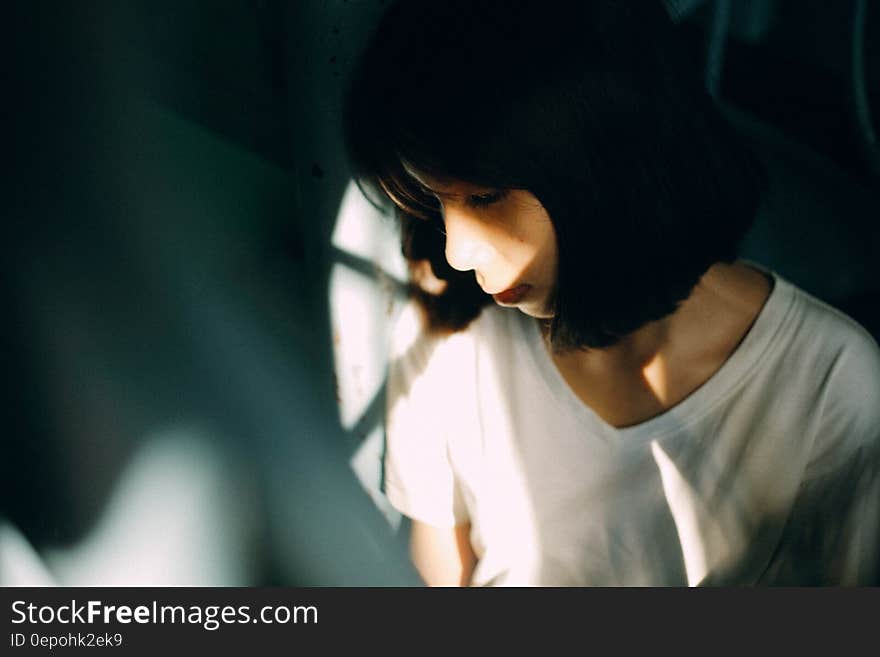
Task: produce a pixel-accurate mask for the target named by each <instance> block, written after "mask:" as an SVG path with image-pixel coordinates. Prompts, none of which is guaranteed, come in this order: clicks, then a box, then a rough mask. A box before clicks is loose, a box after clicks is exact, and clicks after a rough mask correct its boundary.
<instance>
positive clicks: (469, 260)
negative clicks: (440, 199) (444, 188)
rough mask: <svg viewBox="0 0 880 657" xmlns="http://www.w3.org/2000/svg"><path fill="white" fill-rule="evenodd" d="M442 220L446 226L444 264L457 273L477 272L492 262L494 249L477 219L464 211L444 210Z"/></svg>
mask: <svg viewBox="0 0 880 657" xmlns="http://www.w3.org/2000/svg"><path fill="white" fill-rule="evenodd" d="M443 220H444V223H445V224H446V262H448V263H449V266H450V267H452V268H453V269H457V270H459V271H469V270H471V269H475V270H477V271H479V270H480V269H482V268H485V267H486V266H487V265H488V264H489V263H490V262H491V261H492V258H493V257H494V255H495V249H494V248H493V247H492V244H491V242H490V240H489V235H488V233H487V231H486V229H485V227H484V226H482V225H481V223H480V221H479V219H478V218H476V217H474V216H473V215H472V214H471V213H470V212H468V211H467V210H464V209H457V208H455V209H454V208H446V209H445V210H444V212H443Z"/></svg>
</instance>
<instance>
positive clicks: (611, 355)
mask: <svg viewBox="0 0 880 657" xmlns="http://www.w3.org/2000/svg"><path fill="white" fill-rule="evenodd" d="M346 136H347V141H348V145H349V151H350V155H351V160H352V162H353V164H354V166H355V170H356V174H357V176H358V179H359V180H361V181H362V182H363V183H365V184H366V186H370V187H372V188H374V189H376V190H379V191H380V192H381V193H383V194H385V195H386V196H387V197H388V198H389V199H390V200H391V201H392V202H393V203H394V205H395V206H396V208H397V209H398V216H399V217H400V220H401V222H402V235H403V249H404V254H405V255H406V257H407V258H408V260H409V262H410V265H411V272H412V277H413V283H414V284H413V293H414V296H415V297H416V300H417V302H418V307H419V308H420V309H421V310H422V311H423V312H422V314H421V330H420V333H419V335H418V336H414V335H413V334H412V330H411V327H407V325H406V323H405V322H402V323H401V326H400V327H399V328H398V330H397V332H396V336H395V344H394V348H393V351H394V353H393V361H392V363H391V367H390V372H389V389H388V409H387V410H388V412H387V423H386V429H387V451H386V462H385V466H386V473H385V476H386V479H385V489H386V493H387V495H388V498H389V500H390V501H391V503H392V504H393V505H394V506H396V507H397V508H398V509H399V510H400V511H401V512H402V513H403V514H405V515H406V516H408V517H410V518H411V519H412V535H411V548H412V555H413V560H414V562H415V564H416V566H417V568H418V569H419V571H420V573H421V574H422V576H423V578H424V579H425V581H426V582H427V583H428V584H441V585H465V584H472V585H493V584H498V585H501V584H505V585H534V584H537V585H685V584H688V585H695V584H703V585H705V584H754V583H761V584H764V583H766V584H864V583H875V582H877V581H878V579H877V578H878V553H880V527H878V525H880V475H878V460H880V457H878V453H880V351H878V348H877V345H876V343H875V342H874V341H873V340H872V338H871V337H870V336H869V335H868V334H867V333H866V332H865V331H864V330H863V329H862V328H861V327H859V326H858V325H857V324H856V323H855V322H853V321H852V320H850V319H849V318H847V317H845V316H844V315H842V314H841V313H839V312H837V311H836V310H834V309H832V308H830V307H828V306H826V305H825V304H823V303H822V302H820V301H818V300H816V299H814V298H812V297H811V296H809V295H808V294H806V293H805V292H803V291H801V290H799V289H798V288H796V287H795V286H793V285H792V284H791V283H789V282H788V281H786V280H784V279H783V278H781V277H780V276H778V275H776V274H775V273H773V272H769V271H766V270H764V269H763V268H761V267H759V266H757V265H754V264H751V263H746V262H742V261H739V260H736V253H737V247H738V244H739V241H740V240H741V238H742V236H743V235H744V234H745V232H746V231H747V229H748V228H749V226H750V224H751V222H752V220H753V217H754V215H755V212H756V210H757V208H758V205H759V203H760V199H761V192H762V176H761V172H760V169H759V167H758V166H757V165H756V163H755V161H754V159H753V158H752V156H751V155H750V154H749V153H748V152H747V151H746V150H745V149H744V147H743V146H742V145H741V144H740V143H739V142H738V141H737V140H736V138H735V136H734V135H733V134H732V133H731V131H730V130H729V129H728V127H727V126H726V125H725V124H724V122H723V121H722V120H721V119H720V118H719V117H718V115H717V114H716V112H715V110H714V107H713V106H712V104H711V103H710V101H709V99H708V98H707V97H706V95H705V93H704V91H703V89H702V86H701V84H700V77H699V74H698V71H697V70H696V68H695V66H694V65H693V62H692V59H691V58H689V57H688V55H687V53H686V52H683V51H682V49H681V45H680V43H679V38H678V35H676V34H675V30H674V28H673V27H672V26H671V24H670V23H669V21H668V20H667V17H666V16H665V14H664V13H663V10H662V7H661V5H660V3H659V2H658V3H656V4H655V3H652V2H619V1H618V2H614V1H611V0H607V1H605V0H599V1H591V2H582V3H568V2H553V1H549V2H548V1H547V0H541V1H540V2H532V1H522V2H516V3H504V2H489V1H474V0H452V1H446V2H427V1H421V0H411V1H405V2H398V3H396V4H394V5H393V6H392V7H391V8H390V9H389V10H388V11H387V12H386V14H385V16H384V17H383V19H382V21H381V23H380V25H379V27H378V29H377V31H376V33H375V34H374V35H373V38H372V40H371V41H370V43H369V45H368V47H367V49H366V51H365V52H364V54H363V57H362V59H361V60H360V62H359V66H358V68H357V71H356V73H355V76H354V79H353V82H352V86H351V89H350V93H349V96H348V98H347V105H346ZM404 317H405V318H406V317H410V315H408V314H406V313H405V315H404Z"/></svg>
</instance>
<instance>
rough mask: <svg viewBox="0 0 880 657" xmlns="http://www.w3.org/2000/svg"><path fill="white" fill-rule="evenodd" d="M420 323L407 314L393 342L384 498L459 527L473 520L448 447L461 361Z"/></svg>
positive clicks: (417, 516)
mask: <svg viewBox="0 0 880 657" xmlns="http://www.w3.org/2000/svg"><path fill="white" fill-rule="evenodd" d="M417 318H418V313H417V312H416V311H415V309H414V308H413V307H412V306H409V307H407V308H405V309H404V311H403V312H402V314H401V317H400V320H399V321H398V322H397V325H396V326H395V329H394V331H393V335H392V340H391V350H390V353H391V357H390V362H389V369H388V383H387V394H386V413H385V439H386V443H385V458H384V492H385V495H386V496H387V497H388V501H389V502H390V503H391V505H392V506H393V507H394V508H396V509H397V510H398V511H400V512H401V513H402V514H404V515H405V516H408V517H410V518H412V519H414V520H419V521H421V522H424V523H427V524H429V525H433V526H436V527H453V526H455V525H458V524H461V523H463V522H466V521H467V519H468V514H467V510H466V507H465V504H464V502H463V498H462V494H461V490H460V485H459V482H458V481H457V477H456V475H455V472H454V470H453V467H452V464H451V461H450V458H449V445H448V427H449V422H448V421H447V418H448V417H449V415H448V414H449V413H452V412H454V410H453V409H451V408H450V406H451V404H450V401H449V400H450V396H451V394H452V391H453V389H454V388H453V387H454V386H455V380H454V377H453V376H452V375H453V372H455V371H456V370H457V369H458V368H456V367H455V362H454V360H455V357H456V356H455V353H454V350H450V349H449V344H448V342H447V341H446V339H444V338H441V337H433V336H427V335H425V334H424V333H422V332H421V330H420V322H419V321H418V319H417Z"/></svg>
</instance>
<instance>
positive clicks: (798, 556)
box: [763, 332, 880, 586]
mask: <svg viewBox="0 0 880 657" xmlns="http://www.w3.org/2000/svg"><path fill="white" fill-rule="evenodd" d="M826 390H827V394H826V395H825V398H824V400H823V408H822V413H821V422H820V424H819V427H818V429H817V434H816V436H815V442H814V446H813V451H812V453H811V457H810V461H809V463H808V465H807V468H806V470H805V476H804V479H803V481H802V484H801V486H800V490H799V492H798V496H797V498H796V500H795V503H794V506H793V507H792V510H791V513H790V515H789V518H788V521H787V523H786V527H785V530H784V532H783V536H782V540H781V541H780V544H779V547H778V549H777V551H776V555H775V556H774V559H773V561H772V563H771V564H770V567H769V568H768V570H767V572H766V573H765V577H764V578H763V579H764V580H765V582H766V583H772V584H783V585H799V584H813V585H830V586H835V585H843V586H877V585H880V349H878V348H877V345H876V343H875V342H874V341H873V340H872V339H871V338H870V336H868V335H867V333H864V332H862V333H860V334H859V336H858V337H857V338H856V339H855V340H854V341H853V342H852V343H851V344H850V345H849V346H848V347H847V349H846V350H844V351H843V352H842V353H841V354H840V356H839V357H838V358H837V359H836V361H835V363H834V366H833V368H832V371H831V372H830V373H829V375H828V378H827V384H826Z"/></svg>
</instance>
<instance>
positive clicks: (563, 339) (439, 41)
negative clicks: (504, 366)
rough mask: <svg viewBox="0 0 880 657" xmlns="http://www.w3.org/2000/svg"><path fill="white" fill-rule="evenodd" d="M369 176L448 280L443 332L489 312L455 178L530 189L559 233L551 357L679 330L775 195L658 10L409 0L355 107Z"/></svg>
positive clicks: (359, 79)
mask: <svg viewBox="0 0 880 657" xmlns="http://www.w3.org/2000/svg"><path fill="white" fill-rule="evenodd" d="M344 130H345V138H346V144H347V147H348V151H349V158H350V161H351V163H352V165H353V169H354V175H355V177H356V179H357V180H359V181H360V182H361V183H362V184H366V185H368V186H372V187H373V188H375V189H378V190H381V191H382V192H383V193H384V194H386V195H387V196H388V197H389V198H390V199H391V200H392V201H393V202H394V204H395V206H396V208H397V213H398V216H399V218H400V220H401V222H402V239H403V252H404V255H405V256H406V257H407V259H408V260H410V261H411V262H414V261H417V260H428V261H429V262H430V263H431V266H432V268H433V270H434V274H435V275H436V276H437V277H438V278H440V279H443V280H446V281H447V287H446V290H445V292H444V293H443V294H441V295H428V294H426V293H424V292H419V291H418V290H416V289H414V293H415V294H416V295H417V296H418V298H419V299H420V301H421V303H422V306H423V307H424V309H425V310H426V311H427V314H428V317H429V320H430V326H431V327H432V328H435V329H441V328H447V329H452V330H456V329H460V328H462V327H464V326H466V325H467V324H468V323H469V322H470V321H471V320H472V319H473V318H475V317H476V316H477V315H478V314H479V312H480V310H481V309H482V307H483V306H485V305H486V304H487V303H489V302H491V297H489V296H488V295H485V294H483V293H482V291H481V290H480V289H479V287H478V286H477V284H476V281H475V278H474V276H473V274H472V273H471V272H465V273H462V272H457V271H455V270H453V269H452V268H451V267H449V266H448V265H447V263H446V262H445V258H444V248H445V247H444V239H445V238H444V235H443V232H442V217H441V215H440V211H439V206H438V204H437V201H436V200H435V199H434V198H433V197H432V196H430V195H428V194H427V193H426V192H425V190H424V189H423V188H422V187H421V185H420V184H419V183H418V182H417V181H416V180H414V179H413V178H412V177H411V176H409V175H408V174H407V172H406V170H405V169H404V165H403V163H404V162H406V163H407V164H408V165H411V166H413V167H415V168H416V169H418V170H420V171H424V172H426V173H428V174H430V175H432V176H435V177H437V178H439V179H451V180H459V181H462V182H469V183H473V184H475V185H480V186H485V187H490V188H504V189H524V190H528V191H529V192H531V193H532V194H534V195H535V196H536V197H537V198H538V200H539V201H540V202H541V203H542V205H543V206H544V207H545V208H546V210H547V212H548V214H549V216H550V218H551V220H552V222H553V226H554V229H555V231H556V235H557V246H558V253H559V267H558V277H557V281H556V289H555V292H554V297H553V309H554V317H553V319H552V320H551V323H550V340H551V343H552V345H553V348H554V349H555V350H557V351H562V350H565V349H569V348H601V347H606V346H609V345H612V344H614V343H615V342H616V341H617V340H619V339H620V338H621V337H622V336H624V335H626V334H628V333H630V332H632V331H634V330H636V329H637V328H639V327H641V326H643V325H644V324H646V323H648V322H650V321H652V320H656V319H660V318H662V317H665V316H667V315H669V314H671V313H672V312H674V311H675V309H676V308H677V306H678V304H679V303H680V302H681V301H683V300H684V299H686V298H687V297H688V296H689V295H690V292H691V290H692V289H693V287H694V286H695V285H696V284H697V282H698V281H699V279H700V277H701V276H702V275H703V274H704V273H705V271H706V270H707V269H708V268H709V267H710V266H711V265H712V264H714V263H716V262H720V261H724V262H731V261H733V260H734V259H735V258H736V254H737V249H738V245H739V242H740V241H741V239H742V237H743V236H744V234H745V232H746V231H747V230H748V228H749V227H750V225H751V223H752V221H753V218H754V216H755V213H756V211H757V208H758V205H759V203H760V199H761V195H762V187H763V172H762V170H761V168H760V165H759V164H758V161H757V159H756V158H755V157H754V155H753V154H752V153H751V152H750V151H749V150H748V149H747V147H746V146H745V145H744V144H743V143H742V142H741V141H740V140H739V139H738V138H737V136H736V135H735V133H734V132H733V130H732V129H731V128H730V126H729V125H728V124H727V123H726V122H725V121H724V120H723V119H722V118H721V116H720V114H719V113H718V111H717V108H716V107H715V106H714V104H713V101H712V100H711V98H710V97H709V95H708V93H707V92H706V91H705V88H704V86H703V82H702V76H701V74H700V69H699V66H698V63H697V62H696V61H695V58H694V57H693V56H692V53H690V52H689V51H688V50H687V48H686V47H685V46H684V45H683V42H682V38H681V35H680V34H678V33H677V29H676V27H675V26H674V25H673V24H672V22H671V21H670V19H669V17H668V16H667V14H666V13H665V11H664V9H663V7H662V5H661V3H660V0H638V1H634V2H629V1H624V0H616V1H615V0H584V1H581V2H568V1H566V2H563V1H561V0H520V1H518V2H502V1H499V0H402V1H398V2H395V3H394V4H392V5H391V6H390V8H389V9H388V10H387V11H386V13H385V14H384V16H383V18H382V19H381V21H380V24H379V26H378V29H377V30H376V31H375V33H374V34H373V37H372V39H371V40H370V41H369V43H368V45H367V48H366V50H365V52H364V53H363V55H362V57H361V58H360V60H359V62H358V65H357V67H356V69H355V71H354V75H353V78H352V80H351V84H350V87H349V91H348V95H347V97H346V103H345V108H344Z"/></svg>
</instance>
